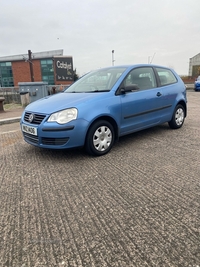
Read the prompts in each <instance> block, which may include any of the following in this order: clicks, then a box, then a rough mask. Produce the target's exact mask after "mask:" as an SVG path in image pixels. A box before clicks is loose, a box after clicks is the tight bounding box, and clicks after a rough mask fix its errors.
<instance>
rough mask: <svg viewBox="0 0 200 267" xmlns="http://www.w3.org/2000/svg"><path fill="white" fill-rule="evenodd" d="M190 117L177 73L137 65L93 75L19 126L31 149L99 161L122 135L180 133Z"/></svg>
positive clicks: (34, 108)
mask: <svg viewBox="0 0 200 267" xmlns="http://www.w3.org/2000/svg"><path fill="white" fill-rule="evenodd" d="M186 115H187V98H186V87H185V85H184V83H183V81H182V80H181V79H180V77H179V76H178V75H177V74H176V72H175V71H174V70H173V69H170V68H167V67H163V66H157V65H152V64H138V65H132V66H114V67H108V68H102V69H99V70H95V71H91V72H90V73H88V74H86V75H84V76H83V77H81V78H80V79H78V80H77V81H76V82H74V83H73V84H72V85H71V86H69V87H68V88H67V89H66V90H65V91H64V92H62V93H58V94H55V95H51V96H47V97H44V98H42V99H39V100H37V101H35V102H33V103H31V104H29V105H28V106H27V107H26V108H25V110H24V112H23V114H22V117H21V121H20V124H21V130H22V133H23V137H24V140H25V141H26V142H27V143H29V144H31V145H34V146H38V147H41V148H49V149H68V148H75V147H84V148H85V150H86V151H87V152H88V153H89V154H90V155H94V156H101V155H104V154H106V153H108V152H109V151H110V150H111V148H112V147H113V144H114V142H115V140H118V138H119V137H121V136H123V135H127V134H130V133H133V132H136V131H140V130H143V129H146V128H149V127H153V126H156V125H160V124H163V123H166V122H167V123H168V124H169V126H170V127H171V128H172V129H178V128H180V127H182V126H183V123H184V120H185V117H186Z"/></svg>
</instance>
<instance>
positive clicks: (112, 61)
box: [112, 50, 115, 66]
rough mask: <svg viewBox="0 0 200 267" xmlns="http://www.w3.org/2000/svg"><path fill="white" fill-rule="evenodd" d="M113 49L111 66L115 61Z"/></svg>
mask: <svg viewBox="0 0 200 267" xmlns="http://www.w3.org/2000/svg"><path fill="white" fill-rule="evenodd" d="M114 52H115V51H114V50H112V66H114V62H115V60H114Z"/></svg>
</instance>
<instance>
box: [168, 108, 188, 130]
mask: <svg viewBox="0 0 200 267" xmlns="http://www.w3.org/2000/svg"><path fill="white" fill-rule="evenodd" d="M184 120H185V108H184V107H183V106H182V105H181V104H179V105H177V106H176V108H175V110H174V113H173V116H172V119H171V121H169V126H170V128H172V129H178V128H181V127H182V125H183V123H184Z"/></svg>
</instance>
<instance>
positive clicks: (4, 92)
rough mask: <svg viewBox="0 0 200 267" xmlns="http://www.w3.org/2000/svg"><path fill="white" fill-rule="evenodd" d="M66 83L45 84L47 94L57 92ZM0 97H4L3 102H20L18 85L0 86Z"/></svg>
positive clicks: (63, 87) (62, 88) (64, 86)
mask: <svg viewBox="0 0 200 267" xmlns="http://www.w3.org/2000/svg"><path fill="white" fill-rule="evenodd" d="M66 87H67V86H66V85H47V90H48V94H49V95H52V94H57V93H60V92H61V91H62V90H64V89H65V88H66ZM0 97H4V98H5V101H4V104H11V103H16V104H21V97H20V90H19V87H16V86H15V87H0Z"/></svg>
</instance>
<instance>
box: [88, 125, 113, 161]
mask: <svg viewBox="0 0 200 267" xmlns="http://www.w3.org/2000/svg"><path fill="white" fill-rule="evenodd" d="M114 139H115V133H114V128H113V126H112V124H111V123H109V122H108V121H105V120H99V121H97V122H95V123H94V124H93V125H92V126H91V127H90V129H89V131H88V134H87V137H86V143H85V149H86V151H87V153H88V154H90V155H93V156H102V155H105V154H106V153H108V152H109V151H110V150H111V148H112V146H113V144H114Z"/></svg>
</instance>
